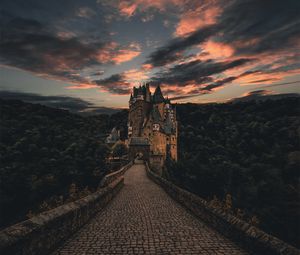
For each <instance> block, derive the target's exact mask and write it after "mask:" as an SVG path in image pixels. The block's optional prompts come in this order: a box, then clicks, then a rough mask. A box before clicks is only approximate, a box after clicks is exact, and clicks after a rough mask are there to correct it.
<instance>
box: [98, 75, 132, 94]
mask: <svg viewBox="0 0 300 255" xmlns="http://www.w3.org/2000/svg"><path fill="white" fill-rule="evenodd" d="M94 82H95V83H96V84H98V85H99V86H100V87H102V88H103V89H105V90H107V91H109V92H110V93H113V94H119V95H126V94H129V93H130V86H131V84H130V83H129V82H127V81H126V79H125V77H124V74H122V73H121V74H113V75H111V76H109V77H107V78H105V79H102V80H95V81H94Z"/></svg>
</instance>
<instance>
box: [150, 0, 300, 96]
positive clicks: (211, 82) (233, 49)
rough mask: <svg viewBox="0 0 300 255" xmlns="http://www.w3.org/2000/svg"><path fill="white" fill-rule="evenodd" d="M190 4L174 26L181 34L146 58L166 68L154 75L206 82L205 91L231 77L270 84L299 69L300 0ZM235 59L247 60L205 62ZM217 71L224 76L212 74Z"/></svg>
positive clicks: (175, 82) (176, 81)
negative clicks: (231, 65)
mask: <svg viewBox="0 0 300 255" xmlns="http://www.w3.org/2000/svg"><path fill="white" fill-rule="evenodd" d="M186 6H189V8H185V9H184V10H183V12H182V14H181V15H180V19H179V23H178V24H177V26H176V30H175V35H176V36H177V38H174V39H172V40H170V41H169V42H168V43H167V44H166V45H165V46H162V47H159V48H157V49H156V50H155V51H154V52H152V53H151V54H150V55H149V56H148V59H147V61H146V62H145V63H146V64H151V66H152V67H159V68H163V69H162V71H160V72H159V73H158V76H156V77H153V79H154V80H156V81H160V82H162V83H165V84H169V85H172V86H179V87H182V86H189V85H191V84H194V85H197V84H203V85H202V89H203V90H204V91H207V90H209V91H213V90H214V89H216V88H220V87H223V86H224V85H225V84H227V83H230V82H233V81H236V82H240V83H241V84H243V85H244V84H245V85H247V84H253V83H257V84H270V83H273V82H274V81H280V80H282V79H283V78H285V77H287V76H292V75H296V74H299V71H300V55H299V54H298V53H297V52H299V50H300V40H299V38H300V30H299V25H300V20H299V15H298V14H299V13H298V11H297V10H299V9H300V2H299V1H293V0H287V1H286V2H283V1H279V0H274V1H260V0H247V1H238V0H229V1H224V0H215V1H203V2H202V5H200V4H199V5H194V6H193V4H192V2H191V1H188V2H186ZM220 6H222V9H220ZM274 13H276V15H274ZM204 17H207V18H204ZM197 50H198V52H197ZM190 52H192V54H190ZM188 54H190V55H188ZM237 59H248V60H249V61H247V62H245V63H243V64H242V65H237V66H236V67H235V68H224V69H222V68H221V67H220V68H221V69H219V70H218V69H216V70H214V68H215V67H216V68H217V67H218V66H214V65H211V66H210V65H209V66H208V67H207V66H206V65H204V63H219V62H222V61H227V62H234V61H236V60H237ZM251 59H252V61H250V60H251ZM198 61H200V62H198ZM206 61H207V62H206ZM182 63H183V64H182ZM186 63H188V64H186ZM200 63H201V64H200ZM210 72H211V74H210ZM205 73H207V74H205ZM217 73H219V74H220V75H222V76H224V78H222V79H220V78H216V77H214V74H217ZM245 74H247V75H245ZM193 91H194V89H191V90H190V92H193ZM177 92H178V93H186V92H187V91H186V90H185V91H184V90H178V91H177Z"/></svg>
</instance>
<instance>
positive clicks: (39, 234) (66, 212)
mask: <svg viewBox="0 0 300 255" xmlns="http://www.w3.org/2000/svg"><path fill="white" fill-rule="evenodd" d="M130 166H131V164H128V165H126V166H125V167H123V168H122V169H120V170H119V171H117V172H115V173H111V174H109V175H108V176H105V181H104V182H103V183H102V186H101V187H102V188H101V189H99V190H98V191H97V192H95V193H93V194H91V195H88V196H86V197H84V198H81V199H79V200H77V201H74V202H71V203H68V204H65V205H62V206H59V207H57V208H55V209H52V210H49V211H46V212H43V213H41V214H39V215H37V216H35V217H33V218H31V219H29V220H26V221H23V222H21V223H18V224H16V225H13V226H11V227H8V228H6V229H4V230H2V231H0V254H3V255H4V254H5V255H12V254H13V255H21V254H22V255H37V254H41V255H45V254H49V253H50V252H51V251H53V250H54V249H55V248H57V247H58V246H59V244H61V243H62V242H63V241H65V240H66V239H67V238H69V237H70V236H71V235H72V234H73V233H75V232H76V231H77V230H78V229H79V228H80V227H82V226H83V225H84V224H85V223H86V222H87V221H88V220H90V219H91V218H92V217H93V216H94V215H95V214H96V213H97V212H99V211H100V210H101V209H102V208H104V207H105V206H106V205H107V204H108V202H109V201H110V200H111V199H112V198H113V197H114V196H115V195H116V194H117V192H118V191H119V190H120V189H121V188H122V186H123V185H124V176H123V175H124V172H125V171H126V170H127V169H128V168H129V167H130Z"/></svg>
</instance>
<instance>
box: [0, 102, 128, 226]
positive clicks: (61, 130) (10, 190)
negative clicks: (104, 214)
mask: <svg viewBox="0 0 300 255" xmlns="http://www.w3.org/2000/svg"><path fill="white" fill-rule="evenodd" d="M0 109H1V110H0V118H1V124H0V135H1V137H0V160H1V169H0V208H1V212H0V219H1V220H0V226H1V227H4V226H7V225H10V224H12V223H15V222H17V221H19V220H22V219H24V218H25V215H26V213H27V212H28V211H29V210H35V209H36V208H37V207H38V206H40V205H41V203H43V201H47V200H48V199H50V198H51V197H54V196H62V195H63V196H64V197H65V196H67V194H68V192H69V187H70V185H71V184H73V185H76V187H78V189H84V188H86V187H88V188H89V189H90V190H95V189H96V187H97V186H98V184H99V181H100V180H101V178H102V177H103V176H104V175H105V174H106V172H107V166H106V164H105V159H106V156H107V154H108V148H107V146H106V145H105V144H104V142H103V140H104V138H105V137H106V135H107V133H108V132H109V131H110V130H111V129H112V127H114V126H116V125H118V126H120V127H123V126H126V124H125V125H124V123H126V121H127V111H122V112H119V113H117V114H116V115H112V116H109V115H98V116H90V117H82V116H79V115H75V114H71V113H69V112H68V111H64V110H59V109H53V108H49V107H46V106H42V105H36V104H29V103H24V102H22V101H12V100H0Z"/></svg>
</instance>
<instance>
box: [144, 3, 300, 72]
mask: <svg viewBox="0 0 300 255" xmlns="http://www.w3.org/2000/svg"><path fill="white" fill-rule="evenodd" d="M220 2H221V4H222V6H225V8H224V9H223V11H222V13H221V15H220V16H219V18H218V19H217V23H216V24H215V25H211V26H207V27H204V28H203V27H202V28H201V29H199V30H197V31H195V32H194V33H192V34H191V35H189V36H187V37H184V38H175V39H173V40H171V41H170V42H169V43H168V44H166V45H165V46H163V47H160V48H158V49H156V50H155V51H154V52H153V53H151V54H150V55H149V57H148V60H147V63H150V64H152V65H153V66H154V67H160V66H164V65H166V64H169V63H173V62H175V61H178V60H182V59H183V58H184V55H183V54H182V53H183V52H184V51H185V50H187V49H189V48H191V47H193V46H196V45H199V44H201V43H203V42H205V41H206V40H208V39H211V38H213V39H214V40H215V41H217V42H223V43H227V44H229V45H233V46H234V47H235V50H236V51H235V54H236V55H241V54H250V55H255V54H257V53H264V52H274V51H284V50H291V49H296V48H297V47H298V45H297V39H298V38H299V36H300V29H299V26H300V18H299V17H300V14H299V10H300V1H296V0H287V1H282V0H265V1H261V0H245V1H240V0H231V1H227V0H226V1H220ZM298 62H299V61H298Z"/></svg>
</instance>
